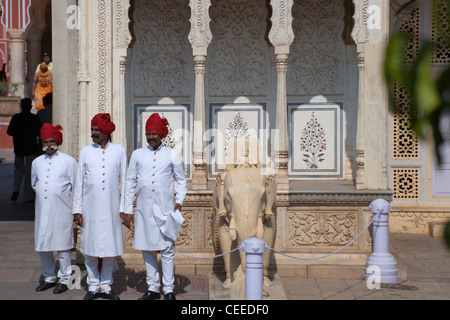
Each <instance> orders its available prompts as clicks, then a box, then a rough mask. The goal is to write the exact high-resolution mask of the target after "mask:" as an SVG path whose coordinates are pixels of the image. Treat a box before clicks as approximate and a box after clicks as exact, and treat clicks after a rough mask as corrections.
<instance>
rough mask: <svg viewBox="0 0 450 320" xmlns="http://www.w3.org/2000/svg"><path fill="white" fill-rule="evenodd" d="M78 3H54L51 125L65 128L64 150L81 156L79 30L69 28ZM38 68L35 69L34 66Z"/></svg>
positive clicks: (71, 0) (67, 0)
mask: <svg viewBox="0 0 450 320" xmlns="http://www.w3.org/2000/svg"><path fill="white" fill-rule="evenodd" d="M75 4H76V0H52V29H53V32H52V74H53V108H52V113H53V117H52V122H53V124H54V125H56V124H60V125H61V126H62V127H63V135H64V137H65V139H64V142H63V144H62V146H61V151H62V152H64V153H68V154H70V155H71V156H73V157H75V158H76V157H77V156H78V139H79V135H78V123H77V118H78V114H79V111H78V99H77V96H78V86H77V71H78V70H77V69H78V68H77V61H78V53H77V47H78V44H77V29H75V28H73V29H72V28H68V25H67V19H68V14H67V8H68V7H69V6H71V5H75ZM34 68H36V66H34Z"/></svg>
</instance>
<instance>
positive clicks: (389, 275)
mask: <svg viewBox="0 0 450 320" xmlns="http://www.w3.org/2000/svg"><path fill="white" fill-rule="evenodd" d="M369 209H370V211H372V213H373V214H377V213H379V215H378V217H377V218H376V219H375V220H374V221H373V252H372V254H371V255H370V257H369V258H368V259H367V264H366V266H367V268H366V274H365V279H366V280H369V279H371V280H373V281H375V282H376V283H378V284H379V283H397V282H398V269H397V262H396V261H395V259H394V257H393V256H392V255H391V254H390V253H389V219H388V215H389V212H390V211H391V205H390V203H389V202H388V201H386V200H383V199H376V200H374V201H372V202H371V203H370V205H369ZM371 271H373V272H371ZM375 271H376V272H375ZM374 274H376V277H374Z"/></svg>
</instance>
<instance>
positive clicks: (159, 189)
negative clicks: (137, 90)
mask: <svg viewBox="0 0 450 320" xmlns="http://www.w3.org/2000/svg"><path fill="white" fill-rule="evenodd" d="M167 125H168V123H167V119H165V118H163V119H161V117H160V116H159V114H158V113H153V114H152V115H151V116H150V118H149V119H148V121H147V123H146V127H145V132H146V133H145V135H146V138H147V142H148V144H149V146H147V147H144V148H140V149H137V150H135V151H134V152H133V154H132V156H131V159H130V164H129V167H128V173H127V181H126V188H125V190H126V191H125V214H124V216H123V220H124V225H125V226H127V227H131V225H132V224H133V222H134V243H133V247H134V248H135V249H137V250H142V256H143V258H144V262H145V266H146V270H147V279H146V280H147V284H148V291H147V292H146V293H145V294H144V295H143V296H142V297H141V298H140V299H139V300H155V299H159V298H160V278H159V271H158V263H157V259H156V254H157V252H160V253H161V262H162V271H163V277H162V282H163V294H164V298H165V299H166V300H175V295H174V293H173V291H174V255H175V252H174V247H173V246H174V241H175V240H176V236H177V235H178V230H179V228H180V226H181V222H180V220H176V221H178V229H176V227H175V228H172V229H176V231H175V232H173V230H167V231H168V232H165V231H164V233H163V231H162V230H163V229H161V226H160V225H159V224H158V222H157V219H155V217H156V215H158V216H157V217H156V218H160V220H159V221H161V218H163V220H164V219H165V218H164V216H165V217H167V219H172V218H173V216H174V215H178V216H179V217H181V220H182V216H181V213H180V210H181V206H182V204H183V201H184V198H185V197H186V191H187V184H186V177H185V175H184V169H183V165H182V162H181V159H180V156H179V155H178V152H177V151H176V150H175V149H172V148H169V147H166V146H164V145H162V144H161V140H162V139H163V138H165V137H166V135H167V133H168V129H167ZM174 189H175V190H174ZM174 191H175V195H174ZM135 192H136V196H137V197H136V198H137V199H136V212H135V214H134V216H133V201H134V195H135ZM174 198H175V199H174ZM133 220H134V221H133ZM172 221H173V220H172ZM167 224H169V222H167ZM174 225H176V222H174V223H173V224H172V226H174ZM169 232H170V233H171V234H172V236H170V237H169V235H168V234H169Z"/></svg>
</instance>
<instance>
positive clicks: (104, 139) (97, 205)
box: [73, 113, 127, 300]
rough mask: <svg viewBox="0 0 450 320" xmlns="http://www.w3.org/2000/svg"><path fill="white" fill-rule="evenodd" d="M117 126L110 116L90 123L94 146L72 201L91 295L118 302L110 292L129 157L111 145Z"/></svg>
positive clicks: (86, 152)
mask: <svg viewBox="0 0 450 320" xmlns="http://www.w3.org/2000/svg"><path fill="white" fill-rule="evenodd" d="M114 130H115V125H114V123H113V122H112V121H111V116H110V115H109V114H107V113H100V114H97V115H96V116H95V117H94V118H93V119H92V121H91V137H92V140H93V142H94V143H93V144H92V145H90V146H86V147H84V148H83V149H82V150H81V152H80V157H79V159H78V171H77V179H76V183H75V192H74V199H73V213H74V221H75V222H76V223H77V224H78V225H79V226H80V227H81V252H82V253H84V254H85V264H86V269H87V272H88V277H87V284H88V285H89V289H88V293H87V294H86V296H85V297H84V299H85V300H93V299H96V298H97V297H99V296H100V297H102V298H104V299H110V300H119V297H118V296H116V295H115V294H114V293H113V292H112V291H111V285H112V283H113V271H114V268H115V266H116V257H117V256H119V255H121V254H123V235H122V219H121V214H122V213H123V211H124V194H123V192H121V190H122V191H123V190H125V178H126V170H127V154H126V151H125V148H124V147H122V146H121V145H118V144H115V143H112V142H111V134H112V133H113V132H114Z"/></svg>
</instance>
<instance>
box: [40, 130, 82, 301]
mask: <svg viewBox="0 0 450 320" xmlns="http://www.w3.org/2000/svg"><path fill="white" fill-rule="evenodd" d="M61 130H62V127H61V126H60V125H57V126H55V127H54V126H52V125H51V124H49V123H45V124H44V125H43V126H42V128H41V131H40V132H41V139H42V145H43V150H44V151H45V153H44V154H43V155H41V156H39V157H38V158H36V159H35V160H34V161H33V163H32V165H31V186H32V188H33V190H34V191H35V192H36V202H35V214H36V217H35V230H34V241H35V250H36V251H37V252H39V257H40V259H41V264H42V269H43V276H44V282H42V283H41V284H40V285H39V286H38V287H37V288H36V291H45V290H47V289H48V288H51V287H54V286H56V288H55V289H54V290H53V293H55V294H59V293H63V292H65V291H66V290H67V289H68V287H67V284H68V280H69V277H70V276H71V274H72V268H71V261H70V249H72V248H73V246H74V241H73V216H72V194H73V186H74V184H75V176H76V172H77V161H76V160H75V159H74V158H72V157H71V156H69V155H67V154H64V153H62V152H60V151H58V147H59V146H60V145H61V144H62V140H63V139H62V133H61ZM54 251H57V253H58V258H59V271H58V275H56V265H55V259H54V257H53V252H54ZM57 277H59V282H58V285H56V280H57Z"/></svg>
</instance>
